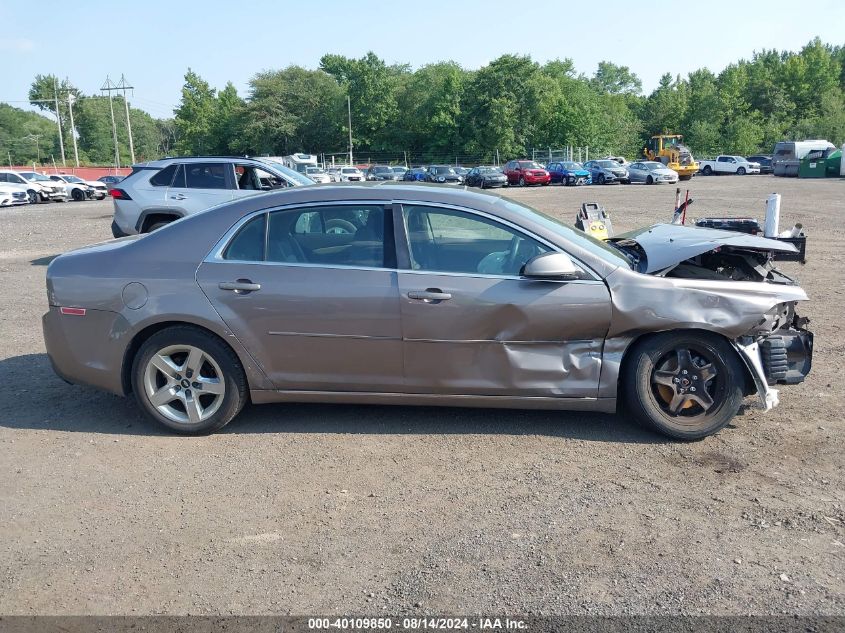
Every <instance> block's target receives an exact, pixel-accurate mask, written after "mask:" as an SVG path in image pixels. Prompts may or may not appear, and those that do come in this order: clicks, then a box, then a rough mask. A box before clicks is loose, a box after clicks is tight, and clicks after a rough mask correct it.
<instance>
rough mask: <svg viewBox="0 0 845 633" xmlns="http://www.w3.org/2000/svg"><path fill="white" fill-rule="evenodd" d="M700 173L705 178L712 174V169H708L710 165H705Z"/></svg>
mask: <svg viewBox="0 0 845 633" xmlns="http://www.w3.org/2000/svg"><path fill="white" fill-rule="evenodd" d="M701 173H702V174H704V175H705V176H709V175H710V174H712V173H713V168H712V167H710V165H705V166H704V169H702V170H701Z"/></svg>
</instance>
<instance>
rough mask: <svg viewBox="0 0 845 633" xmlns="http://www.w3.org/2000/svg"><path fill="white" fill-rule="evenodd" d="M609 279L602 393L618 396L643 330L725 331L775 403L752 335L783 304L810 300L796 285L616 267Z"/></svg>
mask: <svg viewBox="0 0 845 633" xmlns="http://www.w3.org/2000/svg"><path fill="white" fill-rule="evenodd" d="M606 282H607V284H608V287H609V288H610V292H611V297H612V312H613V316H612V319H611V327H610V331H609V332H608V338H607V340H606V341H605V347H604V353H603V355H602V357H603V367H602V378H601V384H600V388H599V396H600V397H611V396H614V395H616V389H617V381H618V378H619V372H620V368H621V364H622V360H623V357H624V354H625V352H626V351H627V350H628V349H629V347H630V345H631V344H632V343H633V342H634V341H635V340H636V339H637V338H638V337H640V336H642V335H644V334H650V333H657V332H664V331H668V330H681V329H694V330H706V331H709V332H714V333H717V334H721V335H722V336H724V337H725V338H727V339H728V340H729V341H730V343H731V344H732V345H733V346H734V349H736V350H737V353H738V354H739V356H740V358H742V360H743V362H744V363H745V365H746V367H748V370H749V373H750V374H751V376H752V378H753V380H754V384H755V386H756V388H757V391H758V393H759V395H760V398H761V402H762V405H763V407H764V408H766V409H770V408H772V407H773V406H776V405H777V402H778V396H777V390H775V389H771V387H770V386H769V385H768V384H767V379H766V375H765V371H764V368H763V366H762V363H761V360H760V353H759V349H758V345H757V343H758V341H757V339H755V338H754V337H751V336H748V334H749V333H750V332H752V330H754V329H755V328H756V327H759V326H760V324H761V323H762V322H765V321H766V313H767V312H769V311H770V310H772V309H773V308H774V307H775V306H778V305H779V304H783V303H790V302H796V301H805V300H807V294H806V293H805V292H804V290H802V289H801V288H800V287H798V286H791V285H782V284H771V283H759V282H742V281H727V280H726V281H712V280H700V279H682V278H667V277H655V276H650V275H643V274H640V273H636V272H633V271H630V270H625V269H622V268H620V269H617V270H616V271H614V272H613V273H611V274H610V275H609V276H608V277H607V278H606Z"/></svg>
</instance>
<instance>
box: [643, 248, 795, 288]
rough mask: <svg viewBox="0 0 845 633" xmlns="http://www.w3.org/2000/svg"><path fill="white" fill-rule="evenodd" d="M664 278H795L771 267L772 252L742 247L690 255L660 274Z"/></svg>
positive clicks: (790, 281)
mask: <svg viewBox="0 0 845 633" xmlns="http://www.w3.org/2000/svg"><path fill="white" fill-rule="evenodd" d="M659 274H661V275H662V276H665V277H680V278H683V279H713V280H717V281H723V280H725V279H730V280H732V281H759V282H769V283H777V284H794V283H795V281H794V280H793V279H792V278H791V277H788V276H787V275H784V274H783V273H782V272H780V271H779V270H777V269H776V268H774V267H773V266H772V257H771V254H770V253H769V252H760V251H753V250H745V249H739V248H721V249H717V250H714V251H710V252H709V253H704V254H703V255H698V256H696V257H693V258H690V259H688V260H686V261H683V262H681V263H680V264H677V265H675V266H673V267H671V268H668V269H666V270H664V271H662V272H661V273H659Z"/></svg>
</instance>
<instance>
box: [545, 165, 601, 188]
mask: <svg viewBox="0 0 845 633" xmlns="http://www.w3.org/2000/svg"><path fill="white" fill-rule="evenodd" d="M548 172H549V176H550V177H551V182H553V183H555V182H559V183H561V184H563V185H567V186H573V185H591V184H593V178H592V176H591V175H590V172H589V171H588V170H586V169H584V166H583V165H581V164H580V163H576V162H574V161H569V160H565V161H562V162H559V163H550V164H549V169H548Z"/></svg>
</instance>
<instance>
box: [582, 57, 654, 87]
mask: <svg viewBox="0 0 845 633" xmlns="http://www.w3.org/2000/svg"><path fill="white" fill-rule="evenodd" d="M592 83H593V85H594V86H595V87H596V89H597V90H599V91H600V92H606V93H607V94H611V95H619V94H635V95H636V94H639V93H640V92H642V89H643V84H642V82H641V81H640V78H639V77H637V75H636V74H635V73H632V72H631V69H630V68H628V67H627V66H617V65H616V64H612V63H610V62H607V61H602V62H599V67H598V70H596V74H595V75H593V79H592Z"/></svg>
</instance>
